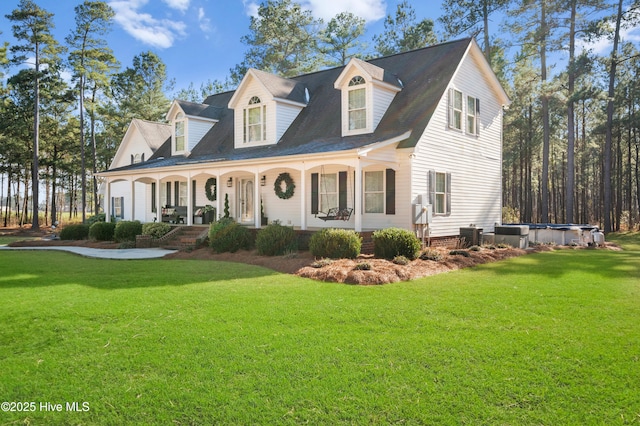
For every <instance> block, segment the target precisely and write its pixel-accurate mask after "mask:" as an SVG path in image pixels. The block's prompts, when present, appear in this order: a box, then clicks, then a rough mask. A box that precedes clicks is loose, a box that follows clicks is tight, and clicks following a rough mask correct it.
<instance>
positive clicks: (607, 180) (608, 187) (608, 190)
mask: <svg viewBox="0 0 640 426" xmlns="http://www.w3.org/2000/svg"><path fill="white" fill-rule="evenodd" d="M621 21H622V0H619V1H618V14H617V16H616V29H615V33H614V36H613V50H612V51H611V66H610V68H609V92H608V102H607V126H606V134H605V143H604V165H603V183H604V188H603V190H604V200H603V204H604V205H603V209H602V216H603V219H604V232H611V231H612V227H611V213H612V202H611V196H612V191H613V188H612V183H611V149H612V139H613V108H614V96H615V82H616V67H617V65H618V42H619V40H620V23H621Z"/></svg>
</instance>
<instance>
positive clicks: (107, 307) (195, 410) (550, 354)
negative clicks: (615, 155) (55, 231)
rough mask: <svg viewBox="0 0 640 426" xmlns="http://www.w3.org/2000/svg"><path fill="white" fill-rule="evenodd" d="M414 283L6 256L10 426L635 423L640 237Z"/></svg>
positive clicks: (639, 418) (0, 328)
mask: <svg viewBox="0 0 640 426" xmlns="http://www.w3.org/2000/svg"><path fill="white" fill-rule="evenodd" d="M621 241H622V242H623V244H625V245H626V247H628V248H630V249H628V250H625V251H622V252H612V251H604V250H564V251H556V252H548V253H540V254H536V255H530V256H524V257H520V258H517V259H512V260H509V261H505V262H499V263H494V264H489V265H483V266H481V267H477V268H472V269H467V270H463V271H458V272H453V273H447V274H443V275H439V276H435V277H430V278H425V279H421V280H416V281H413V282H407V283H400V284H392V285H386V286H375V287H358V286H348V285H341V284H329V283H320V282H314V281H311V280H306V279H300V278H297V277H293V276H288V275H282V274H277V273H274V272H272V271H269V270H267V269H263V268H258V267H252V266H247V265H240V264H233V263H223V262H205V261H166V260H152V261H108V260H91V259H84V258H79V257H76V256H73V255H69V254H64V253H43V252H38V253H31V252H29V253H26V252H2V253H0V271H2V272H1V274H0V301H2V310H1V311H0V366H1V368H0V396H1V398H0V399H2V400H6V401H36V402H38V404H39V403H40V402H53V403H63V404H64V403H65V402H68V401H80V402H88V403H89V406H90V410H89V411H88V412H80V413H72V412H62V413H50V412H42V411H39V410H38V411H36V412H27V413H25V412H23V413H15V412H13V413H10V412H4V413H0V424H11V423H13V422H18V423H20V422H28V423H31V424H47V425H49V424H114V425H115V424H299V423H310V424H388V423H407V424H434V425H435V424H438V425H442V424H451V425H459V424H473V425H477V424H487V425H489V424H491V425H493V424H509V425H530V424H607V425H608V424H637V423H640V393H639V392H638V383H640V329H639V328H638V326H637V324H638V320H639V319H640V244H638V242H640V237H639V236H638V235H637V234H635V235H629V236H624V238H622V239H621Z"/></svg>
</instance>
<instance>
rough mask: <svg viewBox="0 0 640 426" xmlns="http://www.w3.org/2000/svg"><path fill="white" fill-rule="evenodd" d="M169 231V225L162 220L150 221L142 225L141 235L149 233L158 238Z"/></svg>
mask: <svg viewBox="0 0 640 426" xmlns="http://www.w3.org/2000/svg"><path fill="white" fill-rule="evenodd" d="M169 231H171V225H169V224H168V223H164V222H150V223H145V224H144V225H142V235H151V236H152V237H153V238H160V237H162V236H164V235H165V234H166V233H167V232H169Z"/></svg>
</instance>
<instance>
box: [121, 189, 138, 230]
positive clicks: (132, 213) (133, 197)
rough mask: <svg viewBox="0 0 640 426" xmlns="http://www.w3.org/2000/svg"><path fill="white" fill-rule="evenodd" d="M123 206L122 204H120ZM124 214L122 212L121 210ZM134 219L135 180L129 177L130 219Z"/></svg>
mask: <svg viewBox="0 0 640 426" xmlns="http://www.w3.org/2000/svg"><path fill="white" fill-rule="evenodd" d="M120 208H123V206H120ZM122 213H123V214H124V212H122ZM130 220H136V181H135V180H133V179H131V219H130Z"/></svg>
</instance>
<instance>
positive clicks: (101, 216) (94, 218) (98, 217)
mask: <svg viewBox="0 0 640 426" xmlns="http://www.w3.org/2000/svg"><path fill="white" fill-rule="evenodd" d="M106 220H107V215H106V214H104V213H98V214H94V215H93V216H91V217H88V218H87V220H86V224H87V225H89V228H91V225H93V224H94V223H96V222H105V221H106Z"/></svg>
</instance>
